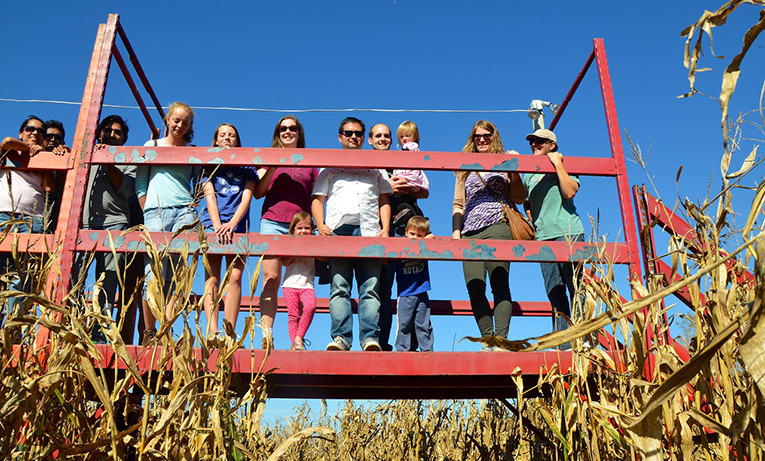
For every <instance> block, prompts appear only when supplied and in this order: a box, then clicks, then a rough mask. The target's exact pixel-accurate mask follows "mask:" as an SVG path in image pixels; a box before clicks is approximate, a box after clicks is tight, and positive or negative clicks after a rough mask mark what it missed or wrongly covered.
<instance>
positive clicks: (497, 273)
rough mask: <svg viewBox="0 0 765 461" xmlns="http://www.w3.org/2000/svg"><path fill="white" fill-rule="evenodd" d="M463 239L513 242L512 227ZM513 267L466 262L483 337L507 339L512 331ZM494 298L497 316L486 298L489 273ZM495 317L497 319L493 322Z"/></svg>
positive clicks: (492, 227)
mask: <svg viewBox="0 0 765 461" xmlns="http://www.w3.org/2000/svg"><path fill="white" fill-rule="evenodd" d="M462 237H463V238H471V239H499V240H511V239H512V238H513V234H512V232H510V226H508V225H507V224H506V223H504V222H497V223H494V224H492V225H490V226H488V227H484V228H483V229H480V230H478V231H473V232H466V233H465V234H463V235H462ZM509 270H510V263H509V262H506V261H463V262H462V271H463V272H464V274H465V285H467V290H468V296H469V297H470V307H471V308H472V309H473V316H474V317H475V321H476V323H477V324H478V329H479V330H480V331H481V336H501V337H503V338H507V333H508V330H509V329H510V317H512V315H513V306H512V297H511V296H510V278H509ZM487 272H488V273H489V283H490V285H491V292H492V295H493V296H494V312H493V313H492V310H491V307H490V306H489V300H488V299H487V298H486V273H487ZM492 317H493V318H492Z"/></svg>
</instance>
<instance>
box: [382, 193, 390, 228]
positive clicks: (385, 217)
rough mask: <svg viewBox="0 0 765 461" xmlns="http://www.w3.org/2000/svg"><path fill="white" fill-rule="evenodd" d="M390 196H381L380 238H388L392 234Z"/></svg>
mask: <svg viewBox="0 0 765 461" xmlns="http://www.w3.org/2000/svg"><path fill="white" fill-rule="evenodd" d="M389 197H390V196H389V194H380V221H382V229H381V230H380V237H387V236H388V234H389V233H390V198H389Z"/></svg>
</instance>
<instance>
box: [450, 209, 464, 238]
mask: <svg viewBox="0 0 765 461" xmlns="http://www.w3.org/2000/svg"><path fill="white" fill-rule="evenodd" d="M452 238H453V239H458V238H462V209H461V208H460V209H457V208H452Z"/></svg>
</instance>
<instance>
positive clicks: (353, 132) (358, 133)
mask: <svg viewBox="0 0 765 461" xmlns="http://www.w3.org/2000/svg"><path fill="white" fill-rule="evenodd" d="M340 133H341V134H342V135H343V136H345V137H346V138H350V137H353V135H356V137H357V138H363V137H364V132H363V131H361V130H358V131H356V130H343V131H341V132H340Z"/></svg>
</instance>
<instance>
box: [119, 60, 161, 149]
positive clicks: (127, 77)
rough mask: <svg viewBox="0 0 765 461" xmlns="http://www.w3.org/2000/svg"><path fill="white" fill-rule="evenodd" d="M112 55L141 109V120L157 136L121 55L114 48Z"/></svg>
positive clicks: (157, 131) (156, 130)
mask: <svg viewBox="0 0 765 461" xmlns="http://www.w3.org/2000/svg"><path fill="white" fill-rule="evenodd" d="M112 55H114V59H115V61H117V65H119V66H120V70H121V71H122V76H123V77H125V81H126V82H127V84H128V86H129V87H130V91H132V92H133V97H134V98H135V100H136V102H137V103H138V107H140V108H141V113H142V114H143V118H144V119H146V123H148V124H149V128H150V129H151V132H152V134H155V135H159V128H157V126H156V125H154V121H153V120H152V119H151V115H149V110H148V109H146V104H144V102H143V98H142V97H141V93H139V92H138V88H137V87H136V86H135V82H134V81H133V77H132V76H131V75H130V70H129V69H128V68H127V66H126V65H125V61H123V60H122V55H120V52H119V50H118V49H117V47H116V46H114V48H112Z"/></svg>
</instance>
